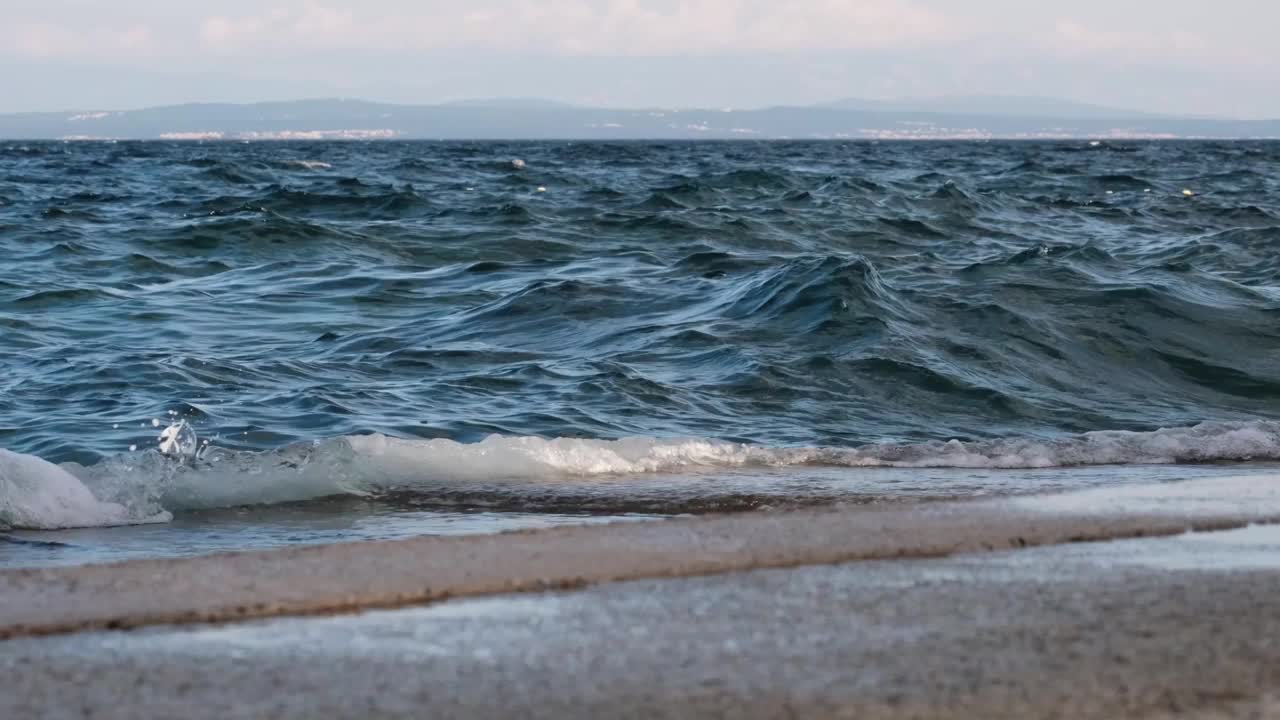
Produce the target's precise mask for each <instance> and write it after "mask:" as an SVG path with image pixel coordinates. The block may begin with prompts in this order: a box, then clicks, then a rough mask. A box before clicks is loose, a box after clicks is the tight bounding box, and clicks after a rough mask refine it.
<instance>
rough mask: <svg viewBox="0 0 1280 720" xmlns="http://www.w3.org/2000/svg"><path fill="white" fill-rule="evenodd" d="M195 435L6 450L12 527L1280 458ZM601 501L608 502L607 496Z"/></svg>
mask: <svg viewBox="0 0 1280 720" xmlns="http://www.w3.org/2000/svg"><path fill="white" fill-rule="evenodd" d="M174 427H179V426H177V425H175V426H174ZM176 432H178V431H175V433H168V434H169V435H174V434H176ZM188 440H189V442H190V443H192V445H191V446H190V447H188V449H187V450H186V451H184V452H182V453H173V452H170V453H165V452H161V451H160V450H157V449H151V450H145V451H140V452H132V453H126V454H123V455H117V456H114V457H111V458H107V459H106V460H103V461H101V462H99V463H96V464H94V465H90V466H82V465H78V464H75V463H65V464H63V465H61V466H59V465H54V464H52V463H49V462H46V461H45V460H42V459H40V458H38V457H35V456H32V455H24V454H20V453H14V452H10V451H7V450H0V529H4V528H28V529H51V528H61V527H79V526H99V525H120V524H133V523H150V522H164V521H166V520H169V519H170V518H171V517H172V515H171V513H175V512H183V511H192V510H206V509H213V508H225V507H237V506H246V505H263V504H276V503H290V502H300V501H306V500H315V499H319V498H324V497H332V496H343V495H347V496H378V495H392V494H394V495H410V496H419V497H422V498H431V497H432V496H439V497H442V498H447V497H454V496H457V495H459V494H461V495H464V496H465V497H467V498H469V499H470V501H471V502H482V501H483V498H484V497H485V495H486V492H488V493H490V494H492V495H494V496H502V497H509V496H510V495H511V493H512V488H513V486H518V488H519V489H521V490H522V491H524V492H528V493H530V494H532V495H545V494H548V493H554V492H555V490H556V487H557V484H558V483H562V482H581V481H583V480H590V479H592V478H609V477H618V476H646V475H655V474H661V475H671V474H682V475H685V476H686V477H685V478H684V480H683V481H684V482H686V483H689V484H697V483H698V482H699V481H700V477H709V475H708V474H714V473H716V472H718V471H725V470H733V469H742V468H753V469H758V470H766V471H776V472H785V471H786V468H790V467H796V466H807V467H828V468H844V469H847V471H848V472H856V471H857V470H858V469H867V468H909V469H939V468H958V469H969V470H974V469H983V470H1016V469H1044V468H1062V467H1080V466H1096V465H1152V464H1169V463H1219V462H1246V461H1275V460H1280V422H1274V421H1253V422H1236V423H1203V424H1200V425H1196V426H1193V427H1185V428H1168V429H1161V430H1156V431H1152V432H1126V431H1099V432H1090V433H1085V434H1082V435H1076V436H1070V437H1063V438H1058V439H1048V440H1046V439H1036V438H1011V439H1001V440H991V441H982V442H967V443H966V442H961V441H959V440H951V441H948V442H928V443H911V444H890V443H883V444H874V445H867V446H863V447H858V448H832V447H826V448H824V447H766V446H759V445H751V444H744V443H734V442H727V441H722V440H714V439H707V438H653V437H631V438H623V439H619V440H591V439H580V438H555V439H543V438H537V437H505V436H498V435H492V436H489V437H487V438H485V439H484V440H481V441H480V442H476V443H459V442H455V441H452V440H445V439H435V440H420V439H402V438H394V437H388V436H386V435H381V434H371V435H352V436H346V437H340V438H334V439H330V440H323V441H315V442H306V443H297V444H294V445H289V446H286V447H283V448H279V449H276V450H268V451H258V452H253V451H237V450H230V449H224V448H217V447H212V448H207V449H206V450H204V451H203V452H199V453H197V452H196V451H195V450H194V448H195V447H196V446H195V445H194V443H195V442H196V441H195V438H194V436H192V437H190V438H189V439H188ZM166 449H168V448H166ZM595 500H596V503H597V509H599V506H605V507H607V505H608V502H607V500H601V499H600V498H599V497H597V498H596V499H595ZM659 506H660V504H659ZM650 509H652V508H650Z"/></svg>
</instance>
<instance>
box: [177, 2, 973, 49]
mask: <svg viewBox="0 0 1280 720" xmlns="http://www.w3.org/2000/svg"><path fill="white" fill-rule="evenodd" d="M957 28H958V25H957V24H956V23H955V22H954V21H951V20H948V19H947V18H944V17H943V16H942V15H940V14H939V13H938V12H937V11H934V10H931V9H928V8H926V7H924V6H922V5H920V4H918V3H916V2H914V0H793V1H792V2H787V3H783V2H774V1H765V0H667V1H666V2H662V1H657V2H655V1H648V2H644V1H642V0H515V1H514V2H510V1H507V2H500V1H496V0H476V1H474V2H471V3H469V4H467V5H465V6H463V5H460V4H457V3H447V4H446V3H422V4H420V5H418V6H415V7H414V8H413V9H404V8H401V7H397V6H395V5H390V4H388V3H387V2H386V0H382V2H378V0H371V2H366V3H365V4H363V5H362V6H360V11H359V12H355V11H351V10H340V9H336V8H333V7H331V6H328V5H324V4H320V3H316V2H303V3H292V4H283V5H277V6H275V7H273V8H271V9H269V10H266V11H262V12H258V13H256V14H248V15H241V16H227V15H217V16H211V17H207V18H205V19H204V20H203V21H202V22H201V23H200V26H199V39H200V43H201V45H202V46H203V47H205V48H206V49H210V50H215V51H236V50H244V49H249V48H258V49H275V50H289V49H342V48H346V49H352V48H364V49H396V50H423V49H441V48H478V49H500V50H516V51H540V52H548V53H557V54H569V55H671V54H709V53H723V52H761V51H766V52H793V51H814V50H849V49H874V48H888V47H903V46H912V45H914V44H922V43H932V42H937V41H940V40H943V39H945V38H947V37H950V36H954V35H955V34H956V33H957Z"/></svg>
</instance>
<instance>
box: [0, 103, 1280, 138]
mask: <svg viewBox="0 0 1280 720" xmlns="http://www.w3.org/2000/svg"><path fill="white" fill-rule="evenodd" d="M1015 100H1016V101H1017V102H1014V101H1015ZM0 138H3V139H9V140H389V139H402V140H552V139H563V140H693V139H716V140H727V139H757V140H759V139H773V140H781V139H789V140H997V139H1008V140H1070V139H1097V140H1176V139H1280V119H1277V120H1238V119H1229V118H1197V117H1183V116H1168V115H1152V114H1147V113H1141V112H1137V111H1128V110H1118V109H1112V108H1103V107H1097V106H1091V105H1084V104H1073V103H1069V102H1066V101H1051V100H1041V99H1034V98H1033V99H1010V98H996V99H983V98H972V99H967V100H966V99H949V100H946V101H932V102H927V101H919V102H914V103H913V102H909V101H902V102H893V103H889V102H877V101H854V100H846V101H839V102H836V103H827V104H823V105H819V106H808V107H773V108H762V109H752V110H738V109H729V108H724V109H664V108H638V109H619V108H598V107H577V106H573V105H565V104H559V103H554V102H549V101H547V102H533V101H529V100H512V101H502V100H491V101H468V102H458V103H449V104H440V105H395V104H388V103H375V102H367V101H361V100H340V99H324V100H297V101H286V102H266V103H253V104H211V103H192V104H185V105H170V106H164V107H154V108H144V109H139V110H122V111H102V110H77V111H66V112H40V113H12V114H0Z"/></svg>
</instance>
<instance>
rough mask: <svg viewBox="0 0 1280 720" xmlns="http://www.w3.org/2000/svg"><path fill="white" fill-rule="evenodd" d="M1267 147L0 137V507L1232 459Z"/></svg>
mask: <svg viewBox="0 0 1280 720" xmlns="http://www.w3.org/2000/svg"><path fill="white" fill-rule="evenodd" d="M1278 168H1280V143H1266V142H1176V143H1175V142H1141V143H1135V142H1120V141H1105V142H1093V143H1090V142H1087V141H1073V142H1055V143H1014V142H1010V143H999V142H990V143H976V142H964V143H946V142H938V143H871V142H859V143H836V142H733V143H694V142H689V143H664V144H658V143H609V144H590V143H573V142H558V143H550V142H538V143H516V142H513V143H492V142H486V143H461V142H459V143H428V142H367V143H366V142H324V143H316V142H280V143H270V142H258V143H231V142H225V143H207V144H201V143H178V142H174V143H164V142H138V143H129V142H120V143H97V142H78V143H63V142H48V143H30V142H28V143H18V142H0V370H2V372H0V448H4V450H0V528H3V527H8V528H11V529H13V530H15V531H17V530H19V529H22V528H44V529H49V528H59V527H67V526H81V525H89V526H105V525H118V524H130V523H140V522H144V521H156V522H160V521H168V522H169V525H170V526H172V527H178V526H181V525H182V524H183V523H187V524H193V523H194V524H196V525H199V524H200V522H201V521H200V520H199V518H202V517H214V516H216V517H220V518H224V519H226V518H230V517H237V518H242V519H243V518H249V519H248V520H243V525H244V526H245V527H258V526H264V525H270V524H272V523H277V524H279V523H284V524H288V523H287V522H285V521H284V520H281V518H295V519H296V517H300V516H306V517H310V516H311V515H313V514H318V515H320V516H323V518H325V519H324V521H323V522H326V523H331V524H332V523H337V526H338V527H339V529H341V528H344V527H348V526H349V525H351V524H352V523H354V522H355V521H353V520H351V519H350V518H365V519H367V518H369V517H375V516H376V517H379V518H384V519H385V518H395V520H394V521H392V520H386V521H385V522H383V521H379V522H382V524H378V523H377V522H375V523H374V525H376V526H377V527H378V528H382V529H385V528H386V527H388V525H387V524H386V523H388V522H391V523H393V524H394V523H401V522H408V521H405V520H404V518H406V517H410V516H413V513H420V514H421V513H426V514H427V515H431V517H432V518H436V519H438V518H439V517H445V516H448V517H453V515H458V516H459V517H462V518H463V520H464V521H463V526H464V529H466V530H468V531H470V530H475V529H476V528H479V529H482V530H483V529H486V528H491V527H497V526H503V527H505V526H504V525H501V522H500V520H501V518H502V517H508V516H509V517H508V519H510V518H523V520H521V522H534V523H548V522H558V521H561V520H563V521H579V520H582V519H590V518H598V517H601V516H607V517H625V516H628V515H645V516H647V515H651V514H670V513H674V512H698V511H704V510H722V509H737V508H742V507H762V506H769V507H772V506H785V505H788V504H790V503H795V502H802V501H806V500H808V499H814V498H817V499H821V500H824V501H825V500H829V499H831V498H833V497H834V498H843V499H846V500H848V499H855V500H858V501H875V500H884V499H888V500H890V501H891V500H893V499H895V498H903V497H912V498H924V499H928V498H932V497H935V496H936V497H953V496H957V495H969V494H975V493H977V494H983V493H997V492H1033V491H1037V490H1043V489H1053V488H1057V487H1071V486H1079V485H1084V484H1097V483H1105V482H1113V481H1121V480H1122V478H1123V477H1129V476H1134V475H1143V474H1144V473H1146V474H1148V475H1149V474H1151V473H1155V474H1157V475H1159V476H1160V477H1166V476H1168V477H1175V476H1177V477H1180V476H1183V475H1186V474H1195V473H1199V472H1204V470H1203V468H1204V465H1203V464H1205V463H1210V464H1220V463H1244V465H1243V466H1242V467H1244V468H1245V469H1246V470H1247V469H1250V468H1254V467H1255V466H1257V467H1261V466H1262V465H1260V464H1265V463H1267V462H1270V461H1275V460H1278V459H1280V170H1278ZM162 438H163V439H162ZM1117 466H1118V467H1126V468H1131V469H1133V472H1129V473H1126V474H1124V475H1123V476H1122V475H1121V474H1120V473H1117V472H1116V471H1115V470H1114V469H1113V470H1106V469H1105V468H1106V467H1112V468H1114V467H1117ZM1148 466H1150V467H1148ZM1153 468H1154V469H1153ZM264 508H275V509H274V510H271V511H268V510H266V509H264ZM202 513H204V515H202ZM432 513H434V515H432ZM424 517H425V515H424ZM495 517H497V518H499V520H494V518H495ZM272 518H274V520H273V519H272ZM227 522H231V521H227ZM235 522H241V521H240V520H237V521H235ZM371 522H372V521H371ZM495 522H496V523H498V525H494V524H493V523H495ZM513 522H514V521H513ZM233 524H234V523H233ZM303 524H304V525H306V523H303ZM409 525H410V526H413V527H414V528H416V530H413V531H421V532H428V531H430V532H434V531H437V530H439V528H437V527H435V526H430V527H427V526H420V525H413V523H412V522H409ZM237 527H239V526H237ZM308 527H313V528H314V523H312V524H311V525H308ZM424 528H425V529H424ZM224 529H225V528H224ZM96 532H104V531H96ZM138 532H140V531H138V530H135V531H134V534H133V535H129V536H127V537H129V538H133V539H136V538H138V537H141V536H140V535H138V534H137V533H138ZM228 532H230V531H228ZM299 532H301V534H302V535H303V536H306V535H307V533H306V532H302V531H299ZM381 532H382V530H379V531H378V532H375V533H373V536H382V535H380V534H379V533H381ZM388 532H391V531H388ZM406 532H407V531H406ZM19 534H21V533H19ZM356 534H357V535H359V533H356ZM391 534H395V533H394V532H391ZM29 535H36V536H39V537H41V538H45V537H54V536H55V535H57V533H49V534H40V533H32V534H29ZM29 535H22V537H29ZM362 536H363V535H362ZM9 537H10V538H11V539H16V538H17V537H18V535H10V536H9ZM95 537H97V536H95ZM121 537H124V536H121ZM254 537H256V536H254ZM308 537H309V536H308ZM326 537H328V536H326ZM336 537H345V536H344V535H342V533H341V532H339V533H337V535H336ZM95 542H96V541H95ZM255 542H256V541H254V540H249V541H246V542H245V543H241V544H247V545H254V544H255ZM282 542H283V540H282ZM144 544H145V543H144ZM232 544H233V545H234V543H232ZM0 560H2V559H0Z"/></svg>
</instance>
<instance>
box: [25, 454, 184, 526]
mask: <svg viewBox="0 0 1280 720" xmlns="http://www.w3.org/2000/svg"><path fill="white" fill-rule="evenodd" d="M169 519H170V516H169V515H168V513H152V514H149V515H146V516H140V515H135V514H134V513H133V512H131V511H130V509H129V508H127V507H125V506H124V505H121V504H118V503H113V502H103V501H101V500H99V499H98V498H96V497H95V496H94V495H93V493H92V492H90V491H89V488H87V487H85V485H84V484H83V483H82V482H80V480H79V479H77V478H76V477H75V476H74V475H72V474H71V473H69V472H67V471H66V470H65V469H63V468H61V467H58V466H57V465H54V464H53V463H50V462H46V461H44V460H41V459H40V458H38V457H36V456H34V455H24V454H22V453H15V452H10V451H8V450H4V449H0V528H3V527H20V528H34V529H40V530H49V529H54V528H68V527H88V526H101V525H125V524H133V523H139V522H164V521H167V520H169Z"/></svg>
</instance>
